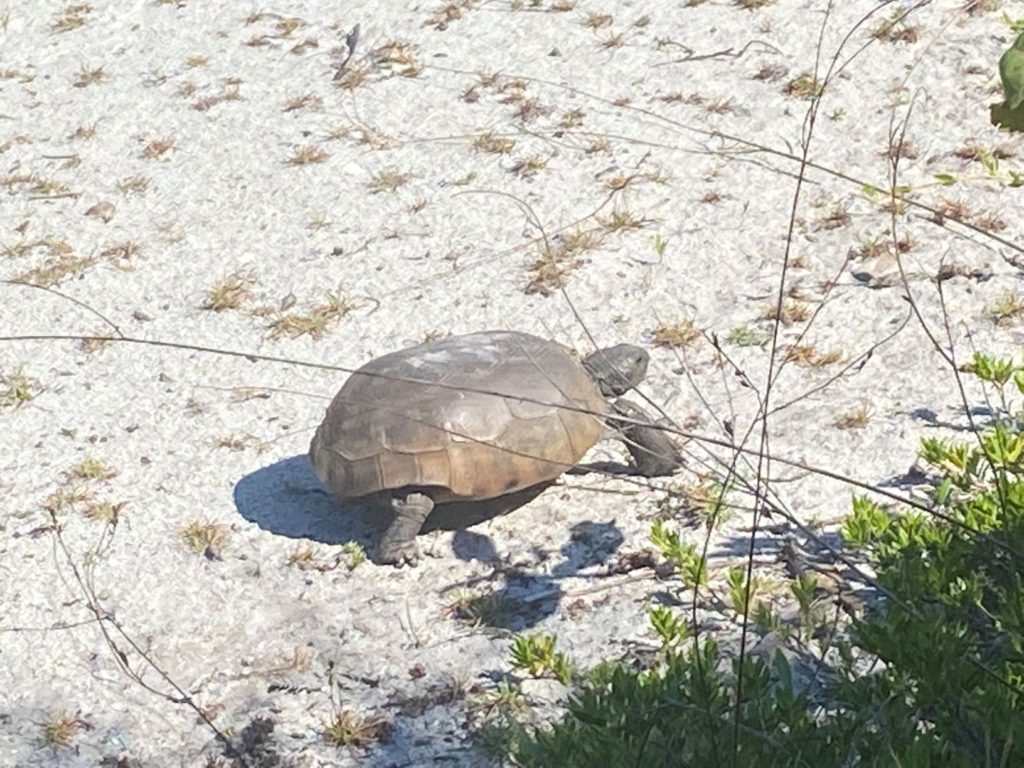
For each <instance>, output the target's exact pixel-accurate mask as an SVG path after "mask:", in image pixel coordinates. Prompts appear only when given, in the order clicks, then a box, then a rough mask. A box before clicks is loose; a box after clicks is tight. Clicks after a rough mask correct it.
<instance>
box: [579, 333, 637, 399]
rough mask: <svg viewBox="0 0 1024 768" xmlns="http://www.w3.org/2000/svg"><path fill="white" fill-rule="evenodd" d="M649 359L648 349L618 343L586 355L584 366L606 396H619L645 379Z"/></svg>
mask: <svg viewBox="0 0 1024 768" xmlns="http://www.w3.org/2000/svg"><path fill="white" fill-rule="evenodd" d="M648 360H650V356H649V355H648V354H647V351H646V350H644V349H641V348H640V347H637V346H634V345H633V344H616V345H615V346H614V347H607V348H605V349H599V350H597V352H595V353H594V354H592V355H588V356H587V357H585V358H584V359H583V367H584V368H586V369H587V372H588V373H589V374H590V375H591V376H592V377H593V378H594V381H595V382H597V386H598V387H600V388H601V393H602V394H603V395H604V396H605V397H618V396H619V395H621V394H623V393H625V392H628V391H629V390H631V389H633V387H635V386H636V385H637V384H639V383H640V382H641V381H642V380H643V378H644V376H645V375H646V373H647V361H648Z"/></svg>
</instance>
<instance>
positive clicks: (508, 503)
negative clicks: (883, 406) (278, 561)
mask: <svg viewBox="0 0 1024 768" xmlns="http://www.w3.org/2000/svg"><path fill="white" fill-rule="evenodd" d="M548 486H549V484H546V485H540V486H535V487H533V488H527V489H526V490H524V491H521V492H519V493H515V494H509V495H507V496H503V497H500V498H498V499H491V500H488V501H477V502H458V503H449V504H442V505H439V506H438V507H437V508H436V509H435V511H434V513H433V514H431V516H430V517H429V518H428V519H427V524H426V525H425V526H424V528H423V530H424V532H427V531H433V530H454V531H455V532H456V533H455V536H454V537H453V540H452V549H453V552H452V554H453V555H454V556H455V557H457V558H459V559H460V560H463V561H467V562H468V561H471V560H479V561H482V562H490V563H494V564H495V565H496V567H497V568H498V570H500V571H501V572H503V573H504V575H505V583H506V586H505V587H503V588H501V589H498V590H495V591H494V592H492V593H491V599H496V600H498V601H500V602H501V603H503V604H504V605H505V607H506V609H507V610H506V611H503V612H502V613H506V612H507V615H506V616H504V617H503V618H504V621H498V622H496V624H497V625H498V626H505V627H507V628H514V629H524V628H527V627H531V626H534V625H535V624H537V623H538V622H539V621H540V620H541V619H543V618H544V617H545V616H548V615H550V614H551V613H553V612H554V611H555V610H556V609H557V607H558V605H559V603H560V602H561V599H562V597H563V596H564V593H563V590H562V588H561V587H560V585H559V582H561V581H562V580H563V579H565V578H568V577H571V576H574V575H576V574H578V573H579V572H580V571H581V570H582V569H585V568H588V567H593V566H595V565H599V564H601V563H603V562H606V561H607V560H608V559H609V558H610V557H611V556H612V555H613V554H615V553H616V552H617V551H618V550H619V548H620V547H621V545H622V543H623V536H622V532H621V531H620V530H619V529H618V527H617V526H616V525H615V524H614V523H595V522H590V521H587V522H582V523H579V524H577V525H576V526H574V527H573V529H572V530H571V532H570V535H569V539H568V541H566V542H565V544H564V545H563V546H562V547H561V549H560V553H561V555H562V557H563V558H564V559H563V561H562V562H561V563H560V564H559V565H557V566H556V567H555V568H554V569H553V570H552V572H551V573H550V574H544V575H537V574H533V573H531V572H529V571H528V570H521V569H518V568H515V567H507V566H506V567H502V566H501V564H500V560H501V557H500V556H499V554H498V552H497V548H496V547H495V545H494V542H493V541H492V540H491V538H490V537H489V536H487V535H486V534H483V533H480V532H477V531H473V530H471V528H472V526H474V525H477V524H479V523H482V522H485V521H487V520H490V519H493V518H494V517H497V516H500V515H505V514H508V513H509V512H512V511H514V510H516V509H518V508H519V507H522V506H524V505H525V504H528V503H529V502H530V501H532V500H533V499H535V498H536V497H537V496H538V495H540V494H541V493H542V492H543V491H544V490H546V489H547V488H548ZM234 498H235V506H236V507H237V509H238V512H239V514H241V516H242V517H243V518H245V519H246V520H248V521H249V522H252V523H255V524H256V525H258V526H259V527H260V528H262V529H263V530H265V531H268V532H270V533H273V534H277V535H280V536H287V537H288V538H292V539H309V540H311V541H316V542H320V543H322V544H328V545H338V544H343V543H345V542H348V541H356V542H358V543H359V544H361V545H363V547H364V548H365V549H366V551H367V552H369V553H372V552H374V549H375V546H376V543H377V541H378V539H379V537H380V534H381V532H382V531H383V529H384V527H385V526H386V525H387V522H388V520H389V516H388V515H387V514H386V513H384V514H382V513H381V512H379V511H375V510H373V509H372V508H364V506H363V505H361V504H342V503H341V502H339V501H338V500H337V499H336V498H335V497H334V496H333V495H331V494H330V493H329V492H328V491H327V489H326V488H324V486H323V485H322V484H321V483H320V480H319V479H318V478H317V476H316V475H315V474H314V472H313V467H312V465H311V464H310V462H309V458H308V457H307V456H306V455H305V454H302V455H298V456H292V457H290V458H287V459H282V460H280V461H277V462H275V463H273V464H270V465H268V466H266V467H262V468H260V469H258V470H256V471H255V472H251V473H250V474H248V475H246V476H245V477H243V478H242V479H241V480H239V481H238V483H237V484H236V485H235V491H234ZM523 535H524V536H527V537H528V532H524V534H523ZM536 555H537V558H538V560H540V561H543V560H546V559H547V558H548V557H550V553H547V552H540V551H538V552H537V553H536ZM444 556H450V555H448V554H447V553H445V555H444Z"/></svg>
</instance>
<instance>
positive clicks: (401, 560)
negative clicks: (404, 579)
mask: <svg viewBox="0 0 1024 768" xmlns="http://www.w3.org/2000/svg"><path fill="white" fill-rule="evenodd" d="M377 559H378V560H379V561H380V562H381V563H383V564H385V565H394V566H395V567H396V568H401V567H403V566H406V565H408V566H411V567H415V566H416V564H417V563H419V561H420V549H419V547H418V546H416V542H415V541H391V542H381V544H380V547H379V549H378V550H377Z"/></svg>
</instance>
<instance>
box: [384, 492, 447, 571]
mask: <svg viewBox="0 0 1024 768" xmlns="http://www.w3.org/2000/svg"><path fill="white" fill-rule="evenodd" d="M391 509H392V510H394V513H395V517H394V519H393V520H392V521H391V524H390V525H389V526H388V528H387V530H386V531H384V535H383V536H382V537H381V540H380V545H379V546H378V549H377V559H378V560H380V562H382V563H394V564H395V565H398V566H402V565H404V564H406V563H408V564H409V565H416V562H417V561H418V560H419V556H420V553H419V548H418V547H417V546H416V535H417V534H418V533H419V532H420V528H422V527H423V522H424V521H425V520H426V519H427V516H428V515H429V514H430V512H431V510H433V509H434V502H433V501H431V499H430V497H429V496H427V495H426V494H423V493H410V494H408V495H407V496H405V497H395V498H393V499H391Z"/></svg>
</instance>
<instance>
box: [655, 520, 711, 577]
mask: <svg viewBox="0 0 1024 768" xmlns="http://www.w3.org/2000/svg"><path fill="white" fill-rule="evenodd" d="M651 543H653V544H654V546H656V547H657V548H658V550H659V551H660V552H661V554H662V557H664V558H665V559H666V560H668V561H669V562H670V563H671V564H672V565H673V566H675V568H676V569H677V570H678V571H679V574H680V576H682V579H683V583H684V584H686V585H687V586H703V585H705V584H707V582H708V566H707V561H706V560H705V558H704V557H703V556H702V555H701V554H700V553H699V552H697V546H696V545H695V544H690V543H684V542H683V541H682V539H680V538H679V534H678V533H676V532H675V531H670V530H669V529H668V528H666V527H665V524H664V523H663V522H661V521H660V520H656V521H655V522H654V525H653V526H652V527H651Z"/></svg>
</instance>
